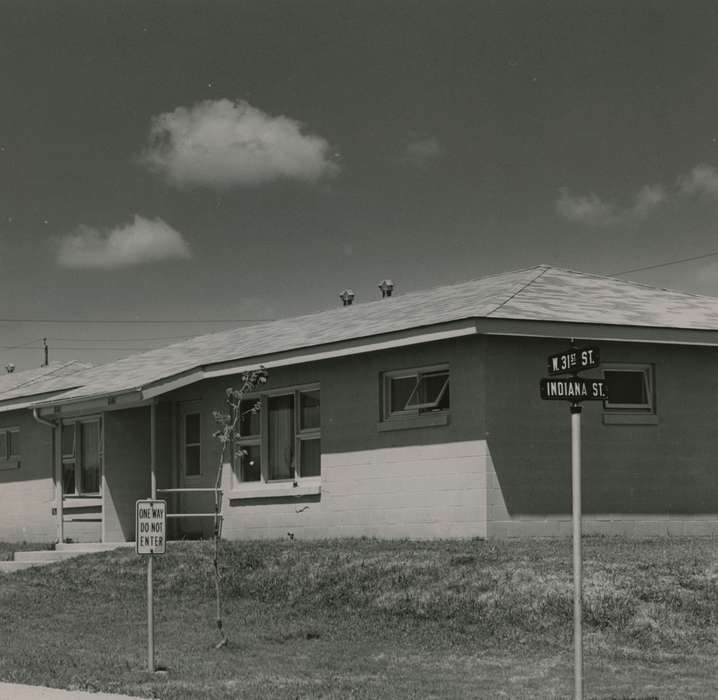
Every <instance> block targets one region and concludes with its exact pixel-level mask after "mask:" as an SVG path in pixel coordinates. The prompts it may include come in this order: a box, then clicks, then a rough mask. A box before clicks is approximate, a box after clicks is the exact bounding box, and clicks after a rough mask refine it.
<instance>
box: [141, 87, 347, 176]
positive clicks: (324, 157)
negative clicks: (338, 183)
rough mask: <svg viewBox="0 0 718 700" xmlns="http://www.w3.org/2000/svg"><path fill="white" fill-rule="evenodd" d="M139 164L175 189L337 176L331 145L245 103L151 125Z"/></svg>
mask: <svg viewBox="0 0 718 700" xmlns="http://www.w3.org/2000/svg"><path fill="white" fill-rule="evenodd" d="M140 162H141V163H143V164H144V165H145V166H146V167H147V168H149V169H150V170H152V171H153V172H156V173H158V174H159V175H162V176H163V177H165V178H166V179H167V180H168V181H169V182H170V183H172V184H173V185H175V186H177V187H191V186H193V185H199V186H204V187H210V188H213V189H219V190H221V189H225V188H228V187H232V186H248V185H260V184H263V183H266V182H271V181H273V180H281V179H290V180H301V181H305V182H316V181H317V180H319V179H321V178H324V177H332V176H335V175H337V174H338V172H339V166H338V164H337V162H336V159H335V158H334V157H333V154H332V149H331V147H330V145H329V143H328V142H327V141H326V140H325V139H323V138H322V137H321V136H316V135H314V134H307V133H304V132H303V127H302V125H301V124H300V123H299V122H297V121H295V120H294V119H290V118H289V117H285V116H278V117H272V116H270V115H268V114H265V113H264V112H262V111H261V110H259V109H257V108H256V107H253V106H252V105H250V104H249V103H247V102H244V101H238V102H232V101H231V100H226V99H222V100H214V101H213V100H205V101H203V102H198V103H197V104H195V105H193V106H192V107H189V108H187V107H177V109H175V110H174V111H172V112H165V113H163V114H159V115H157V116H155V117H154V118H153V119H152V126H151V128H150V134H149V140H148V145H147V147H146V149H145V150H144V152H143V153H142V155H141V157H140Z"/></svg>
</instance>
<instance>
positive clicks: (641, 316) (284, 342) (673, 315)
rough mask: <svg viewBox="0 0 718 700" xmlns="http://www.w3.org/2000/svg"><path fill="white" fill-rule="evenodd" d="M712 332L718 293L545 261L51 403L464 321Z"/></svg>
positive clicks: (162, 352)
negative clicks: (208, 368)
mask: <svg viewBox="0 0 718 700" xmlns="http://www.w3.org/2000/svg"><path fill="white" fill-rule="evenodd" d="M474 318H475V319H481V318H487V319H489V318H495V319H513V320H520V321H554V322H569V323H573V322H575V323H582V324H603V325H606V324H609V325H618V326H634V327H653V328H672V329H693V330H714V331H715V330H718V299H717V298H713V297H706V296H699V295H695V294H688V293H685V292H678V291H672V290H666V289H657V288H655V287H650V286H647V285H643V284H637V283H635V282H628V281H626V280H621V279H615V278H611V277H604V276H600V275H594V274H587V273H583V272H575V271H571V270H564V269H560V268H555V267H550V266H547V265H538V266H535V267H531V268H526V269H522V270H516V271H513V272H507V273H503V274H497V275H491V276H489V277H484V278H481V279H478V280H473V281H470V282H462V283H459V284H454V285H450V286H443V287H435V288H433V289H428V290H424V291H418V292H412V293H407V294H401V295H398V296H393V297H390V298H387V299H381V300H378V301H373V302H368V303H360V304H355V305H352V306H349V307H339V308H335V309H331V310H329V311H322V312H319V313H314V314H309V315H306V316H299V317H297V318H290V319H284V320H280V321H272V322H269V323H260V324H256V325H252V326H246V327H243V328H238V329H235V330H229V331H222V332H219V333H212V334H209V335H203V336H198V337H195V338H192V339H190V340H187V341H183V342H181V343H175V344H173V345H169V346H166V347H163V348H158V349H155V350H151V351H149V352H145V353H141V354H137V355H132V356H130V357H127V358H124V359H122V360H118V361H116V362H112V363H110V364H107V365H103V366H100V367H96V368H94V369H90V370H88V371H86V372H84V373H83V375H82V380H83V384H82V386H80V387H78V388H76V389H73V390H72V391H69V392H66V393H63V394H61V395H60V396H59V397H56V398H55V399H53V400H52V402H53V403H61V402H64V401H72V400H78V399H81V398H86V397H88V398H89V397H94V396H103V395H113V394H119V393H125V392H130V391H139V390H141V389H142V388H144V387H147V386H148V385H151V384H152V383H154V382H159V381H162V380H165V379H168V378H170V377H174V376H176V375H179V374H182V373H184V372H188V371H190V370H193V369H195V368H201V367H206V366H207V365H212V364H216V363H221V362H229V361H240V360H244V359H256V360H257V362H260V361H261V358H262V357H263V356H267V355H270V354H276V353H280V352H291V351H296V350H300V349H305V348H311V347H317V346H325V345H328V344H331V343H337V342H341V341H348V340H357V339H362V338H372V337H375V336H380V335H383V334H387V333H396V332H400V331H410V330H418V329H422V328H426V327H431V326H436V325H438V324H443V323H448V322H452V321H460V320H465V319H474Z"/></svg>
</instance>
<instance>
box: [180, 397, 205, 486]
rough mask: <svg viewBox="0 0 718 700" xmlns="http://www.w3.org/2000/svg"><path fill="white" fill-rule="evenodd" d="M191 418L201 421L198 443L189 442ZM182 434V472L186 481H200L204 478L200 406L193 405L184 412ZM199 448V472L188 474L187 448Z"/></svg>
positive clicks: (181, 426) (181, 425) (181, 424)
mask: <svg viewBox="0 0 718 700" xmlns="http://www.w3.org/2000/svg"><path fill="white" fill-rule="evenodd" d="M189 416H197V417H198V420H199V436H198V437H199V441H198V442H187V418H188V417H189ZM180 433H181V440H180V444H181V450H182V471H183V472H184V473H183V477H184V478H185V479H198V478H200V477H201V476H202V474H203V471H202V452H203V449H202V411H201V408H200V406H198V405H193V406H187V408H186V410H183V411H182V420H181V422H180ZM188 447H198V448H199V471H198V472H197V473H196V474H189V473H188V472H187V448H188Z"/></svg>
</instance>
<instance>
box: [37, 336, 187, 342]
mask: <svg viewBox="0 0 718 700" xmlns="http://www.w3.org/2000/svg"><path fill="white" fill-rule="evenodd" d="M46 337H47V339H48V340H59V341H60V342H70V341H72V342H73V343H74V342H78V343H85V342H87V343H130V342H134V341H137V340H181V339H183V338H193V337H194V336H193V335H192V334H188V335H160V336H152V337H150V338H146V337H145V336H142V337H141V338H58V337H57V336H55V335H48V336H46Z"/></svg>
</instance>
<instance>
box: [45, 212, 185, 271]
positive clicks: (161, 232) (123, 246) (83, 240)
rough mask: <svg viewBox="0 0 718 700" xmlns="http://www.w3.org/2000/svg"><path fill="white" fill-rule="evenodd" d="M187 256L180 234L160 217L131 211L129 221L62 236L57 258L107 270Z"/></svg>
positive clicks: (67, 264)
mask: <svg viewBox="0 0 718 700" xmlns="http://www.w3.org/2000/svg"><path fill="white" fill-rule="evenodd" d="M190 257H192V253H191V252H190V249H189V246H188V245H187V243H186V241H185V240H184V239H183V238H182V235H181V234H180V233H178V232H177V231H175V230H174V229H173V228H172V227H171V226H169V225H168V224H166V223H165V222H164V221H162V219H153V220H151V219H145V218H144V217H143V216H139V215H137V214H135V218H134V221H132V223H129V224H126V225H124V226H118V227H116V228H114V229H111V230H109V231H106V232H102V231H98V230H97V229H94V228H90V227H89V226H81V227H80V228H79V229H78V230H77V232H76V233H73V234H70V235H68V236H65V237H64V238H63V239H62V241H61V243H60V249H59V252H58V257H57V261H58V263H59V264H60V265H62V266H63V267H71V268H103V269H109V268H117V267H129V266H130V265H140V264H142V263H148V262H154V261H157V260H167V259H170V258H190Z"/></svg>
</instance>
